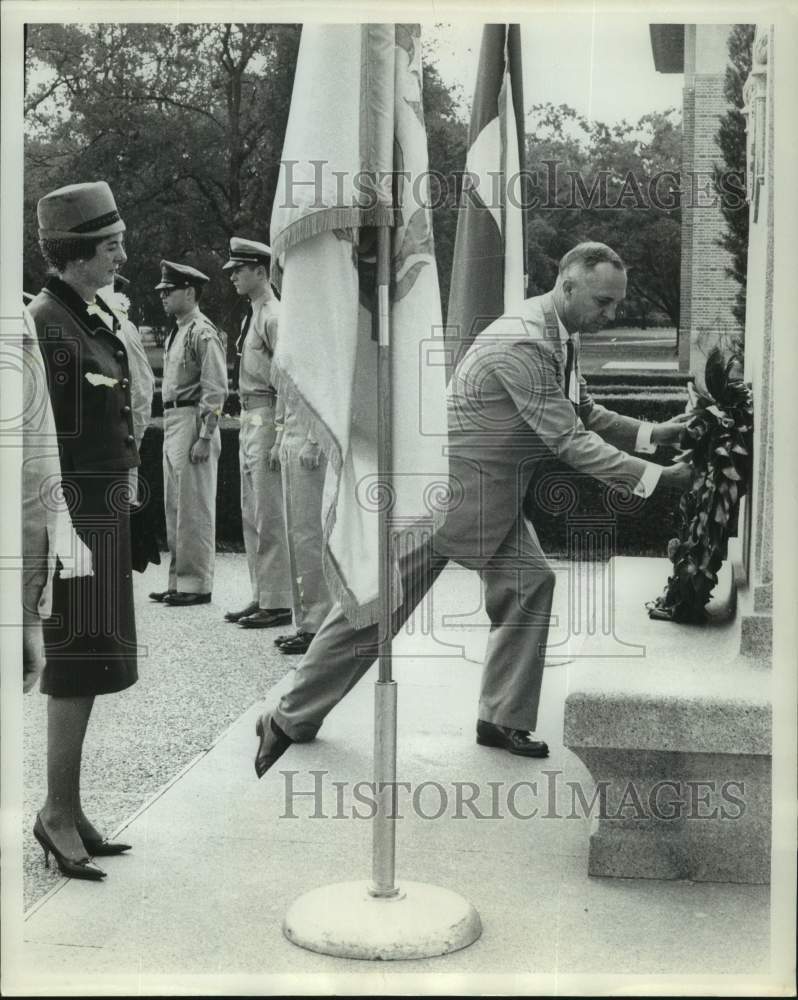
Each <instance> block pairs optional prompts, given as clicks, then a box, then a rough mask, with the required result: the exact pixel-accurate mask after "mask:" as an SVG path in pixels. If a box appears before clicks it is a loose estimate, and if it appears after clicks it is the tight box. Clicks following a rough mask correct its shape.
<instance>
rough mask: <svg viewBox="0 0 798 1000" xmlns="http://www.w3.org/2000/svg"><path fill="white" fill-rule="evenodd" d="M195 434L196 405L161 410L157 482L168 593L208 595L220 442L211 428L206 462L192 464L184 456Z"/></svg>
mask: <svg viewBox="0 0 798 1000" xmlns="http://www.w3.org/2000/svg"><path fill="white" fill-rule="evenodd" d="M199 432H200V419H199V411H198V409H197V407H196V406H185V407H180V408H175V409H170V410H166V411H165V413H164V434H163V481H164V508H165V513H166V541H167V544H168V545H169V554H170V560H169V589H170V590H180V591H183V592H184V593H186V594H209V593H211V591H212V590H213V567H214V560H215V557H216V474H217V470H218V465H219V455H220V453H221V450H222V441H221V437H220V435H219V428H218V427H217V428H216V430H215V431H214V432H213V437H212V438H211V441H210V445H211V453H210V457H209V458H208V461H207V462H196V463H192V462H191V460H190V458H189V454H190V452H191V448H192V445H193V444H194V442H195V441H196V440H197V438H198V437H199Z"/></svg>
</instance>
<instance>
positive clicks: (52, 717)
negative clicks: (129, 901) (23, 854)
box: [39, 695, 94, 860]
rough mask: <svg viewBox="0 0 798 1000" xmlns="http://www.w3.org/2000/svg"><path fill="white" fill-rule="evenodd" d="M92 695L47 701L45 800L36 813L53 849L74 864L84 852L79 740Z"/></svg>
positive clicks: (80, 741)
mask: <svg viewBox="0 0 798 1000" xmlns="http://www.w3.org/2000/svg"><path fill="white" fill-rule="evenodd" d="M93 705H94V695H82V696H78V697H74V698H57V697H53V696H52V695H51V696H50V697H49V698H48V699H47V799H46V801H45V804H44V807H43V808H42V810H41V812H40V814H39V815H40V816H41V820H42V823H43V824H44V826H45V828H46V830H47V832H48V833H49V835H50V837H51V839H52V841H53V843H54V845H55V846H56V847H57V848H58V849H59V850H60V851H61V852H62V853H63V854H64V855H65V856H66V857H68V858H70V859H72V860H78V859H80V858H83V857H85V856H86V850H85V848H84V846H83V841H82V840H81V835H80V834H81V832H82V833H84V834H85V833H86V832H87V831H86V830H83V831H79V830H78V821H79V819H80V817H81V815H82V811H81V808H80V766H81V756H82V750H83V740H84V737H85V735H86V727H87V726H88V722H89V716H90V715H91V710H92V706H93Z"/></svg>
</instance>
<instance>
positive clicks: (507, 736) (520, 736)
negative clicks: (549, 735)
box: [477, 719, 549, 757]
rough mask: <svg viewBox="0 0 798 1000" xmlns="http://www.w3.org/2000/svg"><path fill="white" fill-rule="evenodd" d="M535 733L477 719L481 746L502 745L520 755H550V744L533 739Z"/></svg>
mask: <svg viewBox="0 0 798 1000" xmlns="http://www.w3.org/2000/svg"><path fill="white" fill-rule="evenodd" d="M533 735H534V734H533V733H530V732H528V731H527V730H526V729H510V728H509V727H508V726H497V725H495V724H494V723H492V722H483V721H482V719H478V720H477V743H479V745H480V746H483V747H500V748H501V749H502V750H507V751H509V752H510V753H514V754H516V756H518V757H548V755H549V748H548V746H547V745H546V744H545V743H544V742H543V740H533V739H532V736H533Z"/></svg>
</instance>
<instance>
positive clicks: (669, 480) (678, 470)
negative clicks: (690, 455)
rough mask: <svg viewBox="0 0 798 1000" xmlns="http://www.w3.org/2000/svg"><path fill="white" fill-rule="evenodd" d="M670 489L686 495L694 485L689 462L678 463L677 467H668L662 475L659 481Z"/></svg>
mask: <svg viewBox="0 0 798 1000" xmlns="http://www.w3.org/2000/svg"><path fill="white" fill-rule="evenodd" d="M659 481H660V482H661V483H662V485H663V486H667V487H668V489H671V490H677V491H678V492H679V493H686V492H687V490H689V489H690V487H691V486H692V485H693V470H692V468H691V467H690V466H689V465H688V464H687V462H677V463H676V464H675V465H666V466H665V467H664V468H663V470H662V473H661V475H660V480H659Z"/></svg>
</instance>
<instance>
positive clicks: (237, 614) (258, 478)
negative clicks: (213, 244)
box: [223, 236, 291, 628]
mask: <svg viewBox="0 0 798 1000" xmlns="http://www.w3.org/2000/svg"><path fill="white" fill-rule="evenodd" d="M270 258H271V250H270V249H269V247H268V246H266V244H265V243H257V242H255V241H253V240H244V239H241V238H240V237H238V236H234V237H233V238H232V239H231V240H230V259H229V260H228V261H227V263H226V264H224V265H223V270H227V271H232V272H233V273H232V274H231V275H230V280H231V281H232V283H233V285H234V286H235V289H236V291H237V292H238V294H239V295H241V296H247V297H248V298H249V308H248V309H247V313H246V316H245V318H244V320H243V322H242V324H241V336H240V337H239V339H238V344H237V345H236V346H237V350H238V353H239V355H240V366H239V379H238V391H239V396H240V399H241V430H240V432H239V452H238V454H239V461H240V463H241V521H242V526H243V531H244V548H245V549H246V553H247V563H248V566H249V579H250V585H251V588H252V600H251V602H250V603H249V604H248V605H247V606H246V607H245V608H242V609H241V610H240V611H228V613H227V614H226V615H225V620H226V621H229V622H238V624H239V625H241V626H242V627H243V628H272V627H273V626H275V625H285V624H288V623H289V622H290V621H291V608H290V604H291V586H290V571H289V566H288V548H287V545H286V537H285V522H284V519H283V489H282V477H281V475H280V462H279V450H280V442H279V440H278V425H277V424H278V421H279V419H280V417H281V413H280V412H279V411H278V401H277V393H276V392H275V390H274V387H273V386H272V384H271V379H270V376H271V366H272V356H273V355H274V349H275V347H276V345H277V316H278V308H279V304H278V302H277V300H276V299H275V297H274V295H273V293H272V290H271V286H270V285H269V261H270Z"/></svg>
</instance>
